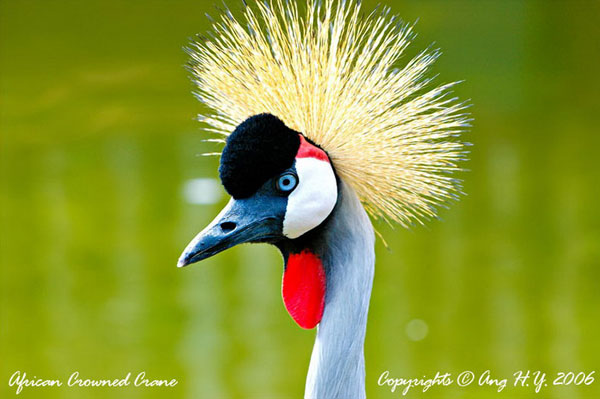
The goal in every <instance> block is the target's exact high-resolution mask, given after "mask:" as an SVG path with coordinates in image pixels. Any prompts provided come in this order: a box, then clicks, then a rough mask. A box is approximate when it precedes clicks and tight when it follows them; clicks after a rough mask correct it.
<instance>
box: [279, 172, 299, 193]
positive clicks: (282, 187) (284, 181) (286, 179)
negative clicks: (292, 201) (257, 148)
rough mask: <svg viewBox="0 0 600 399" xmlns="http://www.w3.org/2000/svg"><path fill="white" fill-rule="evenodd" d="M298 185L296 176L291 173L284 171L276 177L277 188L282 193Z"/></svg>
mask: <svg viewBox="0 0 600 399" xmlns="http://www.w3.org/2000/svg"><path fill="white" fill-rule="evenodd" d="M297 185H298V176H296V175H295V174H293V173H290V172H286V173H284V174H282V175H281V176H279V179H277V189H278V190H279V191H281V192H282V193H289V192H290V191H292V190H293V189H295V188H296V186H297Z"/></svg>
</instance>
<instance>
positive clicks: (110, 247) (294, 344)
mask: <svg viewBox="0 0 600 399" xmlns="http://www.w3.org/2000/svg"><path fill="white" fill-rule="evenodd" d="M214 3H215V4H217V3H218V2H217V1H215V2H214ZM229 3H230V7H231V8H232V9H233V10H234V13H235V14H236V15H239V10H240V9H241V2H238V1H237V0H236V1H233V2H229ZM231 3H232V4H231ZM385 3H388V4H389V5H390V6H392V9H393V12H394V13H396V14H400V15H401V16H402V17H403V19H405V20H406V21H415V20H416V19H419V22H418V24H417V32H418V33H419V36H418V38H417V40H416V42H415V44H414V45H413V46H411V48H410V50H409V54H415V53H416V52H417V51H419V50H420V49H422V48H423V47H425V46H427V45H429V44H430V43H432V42H434V41H435V45H436V46H439V47H441V48H442V50H443V51H444V55H443V56H442V58H441V59H440V60H439V62H438V63H437V64H436V66H435V71H434V72H436V73H440V79H439V80H438V82H442V81H446V82H447V81H453V80H461V79H465V82H464V83H462V84H461V85H460V86H459V87H458V88H457V89H456V92H457V94H458V95H459V96H460V97H461V98H463V99H467V98H470V99H471V102H472V104H473V107H472V108H471V112H472V113H473V116H474V118H475V122H474V126H473V129H472V131H471V132H470V133H468V134H467V135H466V136H467V137H466V139H467V140H468V141H470V142H472V143H474V147H472V153H471V160H470V161H469V163H468V165H465V166H466V167H467V168H469V169H470V171H469V172H466V173H464V174H463V175H462V177H463V178H464V179H465V191H466V192H467V193H468V196H466V197H464V198H463V199H462V200H461V201H460V202H459V203H457V204H455V205H453V206H452V207H451V209H450V210H444V211H443V212H442V214H441V218H442V219H443V221H441V222H440V221H433V222H432V223H429V224H428V226H427V227H424V228H423V227H419V228H414V229H412V230H410V231H408V230H402V229H400V228H398V229H396V230H392V229H390V228H388V227H386V226H385V225H382V224H377V226H378V229H379V230H380V231H381V232H382V233H383V234H384V236H385V238H386V240H387V241H388V244H389V246H390V250H386V249H385V248H384V247H383V245H382V244H381V242H379V243H378V246H377V256H378V261H377V266H376V276H375V287H374V292H373V297H372V305H371V311H370V317H369V326H368V336H367V342H366V361H367V393H368V395H369V397H371V398H392V397H401V395H400V393H399V392H396V393H391V392H389V389H388V388H385V387H379V386H378V385H377V379H378V378H379V375H380V374H381V373H382V372H383V371H385V370H389V371H390V373H391V375H392V376H395V377H406V378H414V377H421V376H423V375H427V376H433V375H434V374H435V372H436V371H438V370H439V371H442V372H450V373H452V374H454V375H456V374H457V373H459V372H461V371H463V370H473V371H474V372H476V373H479V372H482V371H484V370H486V369H490V370H491V371H492V373H493V375H494V376H496V377H501V378H504V377H511V375H512V373H513V372H515V371H517V370H527V369H529V370H532V371H534V370H542V371H545V372H547V373H549V376H550V377H552V376H554V375H555V373H556V372H558V371H574V372H576V373H577V372H579V371H585V372H590V371H592V370H596V371H598V372H600V286H599V284H600V283H599V281H600V209H599V207H598V195H599V194H600V190H599V189H598V186H599V184H600V167H599V166H598V159H599V152H598V148H600V139H599V134H598V118H599V116H598V115H599V114H600V113H599V107H598V105H599V97H598V94H599V92H600V77H599V74H598V71H599V70H600V69H599V66H600V62H599V61H600V44H599V43H600V28H599V27H600V6H599V4H600V3H599V2H597V1H587V2H586V1H581V2H579V1H530V2H525V1H516V0H515V1H475V0H474V1H394V2H391V1H387V2H385ZM374 6H375V2H374V1H366V2H365V8H366V9H372V8H373V7H374ZM205 12H209V13H211V14H213V15H215V14H217V11H216V9H215V8H214V6H213V2H211V1H199V0H198V1H106V0H103V1H85V2H81V1H52V2H49V1H7V0H1V1H0V95H1V102H0V128H1V142H0V146H1V147H0V151H1V153H0V156H1V164H0V212H1V219H0V221H1V227H0V232H1V236H0V239H1V241H0V243H1V248H0V263H1V269H0V312H1V313H0V396H2V397H12V396H14V388H10V387H8V379H9V377H10V375H11V374H12V373H14V372H15V371H16V370H21V371H25V372H27V374H28V376H30V377H32V376H34V375H35V376H38V377H42V378H48V379H55V378H60V379H66V378H67V377H68V376H69V375H70V374H71V373H72V372H74V371H79V372H80V373H81V375H82V376H84V377H86V378H123V377H124V375H125V374H126V373H127V372H132V373H134V374H137V373H138V372H140V371H146V373H147V374H148V376H150V377H152V378H161V379H171V378H176V379H178V380H179V384H178V385H177V386H176V387H174V388H146V389H141V388H133V387H129V388H125V389H122V388H121V389H115V388H113V389H111V388H103V389H98V388H96V389H89V388H70V389H65V388H25V390H24V392H23V393H21V395H19V396H20V397H24V398H38V397H40V398H42V397H43V398H97V397H111V398H162V397H169V398H298V397H301V396H302V392H303V388H304V380H305V375H306V370H307V367H308V361H309V357H310V352H311V349H312V344H313V339H314V332H313V331H304V330H301V329H300V328H298V327H297V326H296V325H295V324H294V322H293V321H292V320H291V318H290V317H289V316H288V315H287V313H286V311H285V309H284V307H283V305H282V301H281V296H280V284H281V271H282V262H281V259H280V256H279V254H278V253H277V251H276V250H275V249H274V248H273V247H268V246H266V245H263V246H258V245H256V246H250V245H246V246H241V247H239V248H235V249H233V250H230V251H227V252H226V253H223V254H221V255H219V256H217V257H215V258H212V259H210V260H207V261H205V262H203V263H201V264H198V265H194V266H193V267H189V268H186V269H182V270H179V269H177V268H176V267H175V264H176V261H177V258H178V256H179V254H180V252H181V251H182V250H183V248H184V247H185V245H186V244H187V243H188V242H189V240H190V239H191V238H192V237H193V236H194V235H195V234H196V233H197V232H198V231H199V230H200V229H201V228H203V227H204V226H205V225H206V224H207V223H208V222H209V221H210V220H211V219H212V218H213V216H215V215H216V213H217V212H218V210H219V209H220V208H221V207H222V206H223V205H224V204H225V203H226V197H225V195H224V193H223V192H222V190H221V189H220V188H219V189H218V190H221V191H217V192H215V193H213V194H215V195H216V197H218V198H216V203H212V204H210V203H211V202H215V198H195V197H194V196H193V195H191V196H190V195H189V193H188V195H186V192H187V191H189V190H190V187H192V188H193V187H194V186H193V184H200V187H208V188H211V184H213V183H214V181H211V180H208V181H206V180H204V181H201V182H200V183H198V182H197V181H196V183H194V181H193V180H191V179H197V178H216V177H217V173H216V168H217V162H218V159H216V158H207V157H201V156H199V154H200V153H202V152H205V151H214V150H216V149H218V148H217V147H214V146H212V145H209V144H206V143H203V142H202V140H203V139H204V138H206V135H205V134H204V133H203V130H202V128H203V126H202V125H201V124H199V123H198V122H196V121H194V120H193V118H194V116H195V115H196V114H197V113H199V112H200V111H201V108H200V104H199V103H198V102H197V101H196V100H195V99H194V98H193V97H192V95H191V93H190V92H191V90H192V89H193V86H192V84H191V82H190V81H189V79H188V76H187V72H186V71H185V70H184V68H183V65H184V64H185V62H186V61H187V56H186V54H185V53H184V52H183V50H182V47H183V46H185V45H186V44H187V43H188V38H189V37H191V36H192V35H194V34H195V33H199V32H204V31H206V30H207V29H208V26H209V23H208V21H207V19H206V18H205V17H204V13H205ZM190 182H191V183H190ZM190 185H192V186H190ZM213 185H214V184H213ZM186 187H187V188H186ZM186 190H187V191H186ZM215 195H213V197H215ZM196 197H197V196H196ZM201 197H202V196H201ZM209 197H210V196H209ZM197 202H208V203H209V204H204V205H202V204H198V203H197ZM597 377H598V378H600V375H597ZM407 397H409V398H498V397H507V398H508V397H510V398H534V397H535V398H598V397H600V381H596V382H595V383H594V384H592V385H591V386H582V387H547V388H546V389H544V390H543V391H542V393H540V394H537V395H536V394H535V393H534V391H533V388H532V387H530V388H519V389H516V388H507V389H506V390H504V391H503V392H502V393H497V392H495V389H493V388H490V387H483V388H477V387H469V388H463V389H460V388H456V387H455V386H453V387H446V388H432V389H430V390H429V391H428V392H426V393H425V394H423V393H421V392H420V391H419V390H413V391H411V392H410V393H409V395H407Z"/></svg>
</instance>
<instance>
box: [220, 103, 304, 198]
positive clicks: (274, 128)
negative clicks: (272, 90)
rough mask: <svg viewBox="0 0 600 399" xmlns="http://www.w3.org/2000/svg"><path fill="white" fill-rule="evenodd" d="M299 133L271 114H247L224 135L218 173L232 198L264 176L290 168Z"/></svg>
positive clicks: (249, 190) (252, 190)
mask: <svg viewBox="0 0 600 399" xmlns="http://www.w3.org/2000/svg"><path fill="white" fill-rule="evenodd" d="M299 147H300V136H299V133H298V132H296V131H294V130H292V129H290V128H289V127H287V126H286V125H285V124H284V123H283V122H282V121H281V120H280V119H279V118H277V117H276V116H274V115H271V114H259V115H254V116H251V117H250V118H248V119H246V120H245V121H244V122H242V123H241V124H240V125H239V126H238V127H236V128H235V130H234V131H233V133H231V134H230V135H229V137H228V138H227V142H226V144H225V148H224V149H223V154H222V155H221V165H220V166H219V175H220V177H221V182H222V183H223V186H224V187H225V190H227V192H228V193H229V195H231V196H232V197H233V198H236V199H238V198H247V197H250V196H251V195H252V194H254V193H255V192H256V190H258V189H259V188H260V186H262V185H263V184H264V183H265V182H266V181H267V180H268V179H270V178H272V177H274V176H276V175H278V174H279V173H281V172H283V171H284V170H286V169H288V168H290V167H292V165H293V164H294V158H295V157H296V153H297V152H298V148H299Z"/></svg>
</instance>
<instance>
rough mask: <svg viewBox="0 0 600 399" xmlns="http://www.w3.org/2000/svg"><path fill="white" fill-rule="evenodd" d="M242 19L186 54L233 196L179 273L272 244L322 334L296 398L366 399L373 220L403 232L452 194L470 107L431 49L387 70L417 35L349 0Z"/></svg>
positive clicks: (291, 289) (294, 308) (259, 9)
mask: <svg viewBox="0 0 600 399" xmlns="http://www.w3.org/2000/svg"><path fill="white" fill-rule="evenodd" d="M301 14H302V15H301ZM244 15H245V21H244V22H243V23H240V22H238V21H237V20H236V19H235V18H234V17H233V16H232V14H231V13H230V12H229V11H225V12H224V14H223V16H222V17H221V19H220V20H219V21H217V22H215V24H214V32H213V33H212V34H211V36H210V38H209V39H205V38H201V39H200V41H198V42H195V43H193V44H192V46H191V48H190V50H189V52H190V54H191V58H192V61H191V64H190V70H191V72H192V74H193V77H194V80H195V82H196V84H197V86H198V91H197V93H196V94H197V97H198V98H199V99H200V100H201V101H202V103H203V104H204V105H205V106H206V108H207V110H208V111H207V113H206V114H204V115H202V116H201V120H202V121H204V122H205V123H206V124H208V125H209V128H208V130H209V131H211V132H213V133H218V134H222V135H224V139H220V140H217V141H223V142H225V147H224V149H223V152H222V154H221V162H220V167H219V174H220V178H221V182H222V184H223V186H224V187H225V190H226V191H227V192H228V193H229V194H230V195H231V200H230V201H229V203H228V204H227V206H226V207H225V208H224V209H223V210H222V211H221V213H220V214H219V215H218V216H217V217H216V218H215V219H214V220H213V222H212V223H210V225H208V227H206V228H205V229H204V230H202V231H201V232H200V233H199V234H198V235H197V236H196V237H195V238H194V239H193V240H192V242H190V244H189V245H188V246H187V248H186V249H185V250H184V252H183V254H182V255H181V257H180V259H179V263H178V265H179V266H180V267H182V266H186V265H189V264H191V263H194V262H197V261H200V260H202V259H206V258H208V257H210V256H213V255H216V254H217V253H219V252H221V251H224V250H226V249H228V248H231V247H233V246H235V245H237V244H241V243H269V244H272V245H275V246H276V247H277V248H278V249H279V250H280V251H281V253H282V255H283V259H284V271H283V280H282V296H283V301H284V304H285V307H286V309H287V310H288V312H289V314H290V315H291V317H292V318H293V319H294V321H295V322H296V323H297V324H298V325H299V326H300V327H303V328H307V329H310V328H314V327H317V336H316V341H315V345H314V348H313V352H312V357H311V360H310V365H309V368H308V377H307V381H306V390H305V398H309V399H332V398H339V399H354V398H364V397H365V364H364V355H363V346H364V339H365V332H366V324H367V313H368V308H369V299H370V296H371V287H372V282H373V274H374V265H375V252H374V243H375V235H374V230H373V227H372V224H371V221H370V218H369V216H368V214H367V211H368V212H369V213H370V214H371V216H372V217H373V218H383V219H385V220H387V221H389V222H397V223H399V224H400V225H402V226H410V225H411V224H414V222H418V223H421V222H422V221H423V220H426V219H428V218H431V217H434V216H435V214H436V210H435V208H434V206H435V205H438V204H443V203H445V202H447V200H449V199H453V198H456V196H457V193H460V181H458V180H457V179H455V178H453V176H451V173H452V172H453V171H456V170H459V166H458V163H459V161H461V160H463V159H464V157H465V150H464V144H463V143H461V142H460V141H459V139H457V136H458V135H459V133H460V132H462V131H463V130H464V128H465V127H466V126H467V125H468V115H467V114H465V112H464V109H465V104H464V103H460V102H457V100H456V99H455V98H449V96H448V93H449V92H450V88H451V86H452V85H453V84H446V85H440V86H437V87H434V88H429V83H430V81H431V79H430V78H427V77H426V73H427V72H428V69H429V67H430V65H431V64H432V63H433V62H434V61H435V59H436V58H437V56H438V55H439V53H438V52H437V51H433V52H432V51H424V52H422V53H420V54H419V55H417V56H416V57H415V58H413V59H412V60H411V61H409V62H408V63H407V64H406V65H405V66H404V67H402V68H400V69H398V68H396V67H397V66H396V63H397V61H398V59H399V57H400V56H401V54H402V53H403V52H404V50H405V48H406V47H407V46H408V44H409V42H410V40H411V38H412V37H413V33H412V27H411V26H407V25H405V24H403V23H401V22H400V21H399V20H398V19H397V18H396V17H394V16H390V14H389V10H388V9H383V10H382V11H380V12H373V13H371V14H368V15H366V16H365V15H363V14H362V13H361V6H360V4H359V3H356V2H355V1H352V0H347V1H339V2H336V1H335V0H323V1H314V0H307V4H306V10H305V12H304V13H300V12H299V10H298V8H297V4H296V3H295V2H293V1H289V2H285V3H283V2H282V1H281V0H272V2H270V3H268V2H257V3H256V4H255V6H254V7H252V6H246V8H245V11H244Z"/></svg>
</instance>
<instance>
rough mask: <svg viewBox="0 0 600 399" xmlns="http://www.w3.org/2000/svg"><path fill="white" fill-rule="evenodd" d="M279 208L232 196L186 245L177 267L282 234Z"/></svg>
mask: <svg viewBox="0 0 600 399" xmlns="http://www.w3.org/2000/svg"><path fill="white" fill-rule="evenodd" d="M276 210H277V207H272V206H269V204H265V200H264V198H263V199H260V198H258V199H257V198H247V199H241V200H235V199H233V198H232V199H231V200H230V201H229V203H228V204H227V206H225V208H223V210H222V211H221V213H219V215H218V216H217V217H216V218H215V219H214V220H213V221H212V222H211V223H210V224H209V225H208V226H207V227H206V228H205V229H204V230H202V231H201V232H200V233H199V234H198V235H197V236H196V237H195V238H194V239H193V240H192V242H190V243H189V244H188V246H187V247H186V248H185V250H184V251H183V253H182V254H181V256H180V257H179V261H178V262H177V267H184V266H187V265H190V264H192V263H195V262H198V261H201V260H203V259H206V258H209V257H211V256H213V255H216V254H218V253H219V252H222V251H224V250H226V249H228V248H231V247H233V246H235V245H237V244H242V243H245V242H264V241H269V240H272V239H276V238H278V237H280V235H281V229H282V226H281V224H282V217H281V215H278V214H277V211H276Z"/></svg>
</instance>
